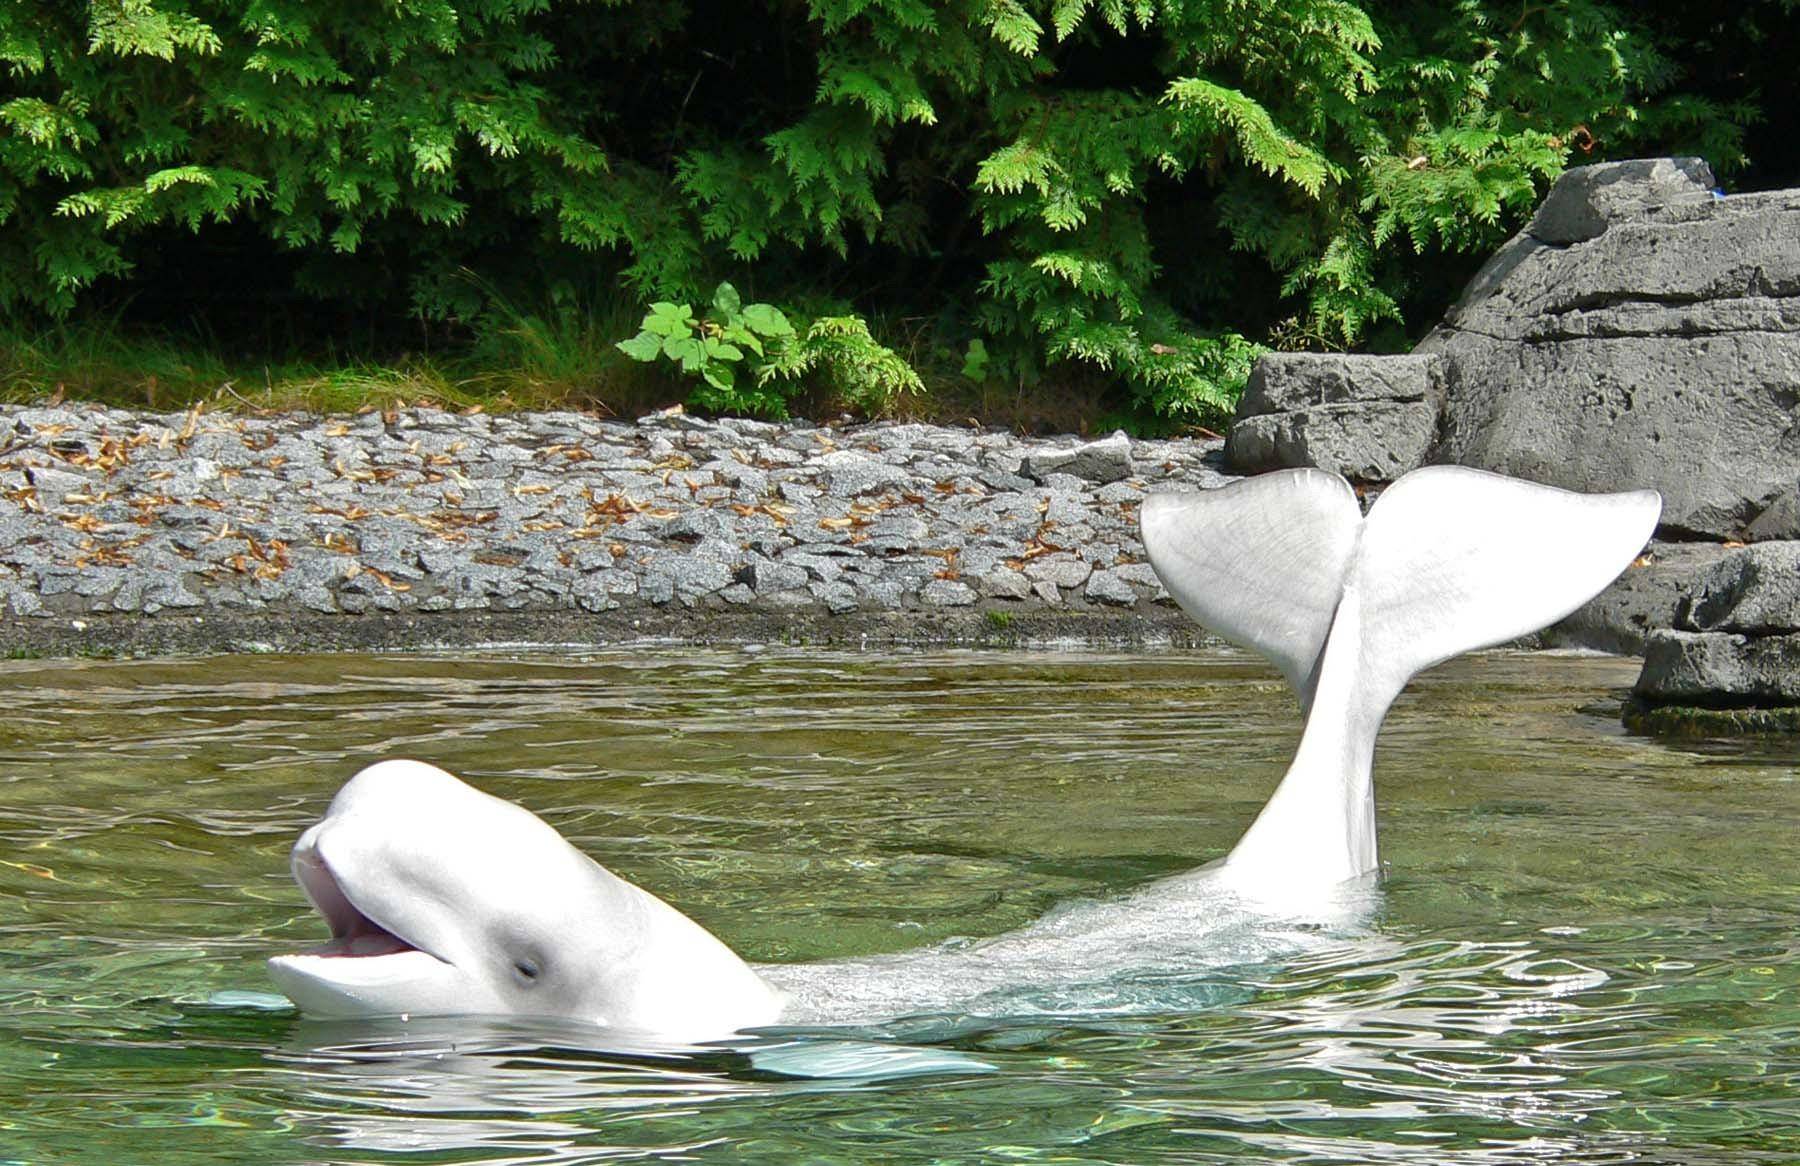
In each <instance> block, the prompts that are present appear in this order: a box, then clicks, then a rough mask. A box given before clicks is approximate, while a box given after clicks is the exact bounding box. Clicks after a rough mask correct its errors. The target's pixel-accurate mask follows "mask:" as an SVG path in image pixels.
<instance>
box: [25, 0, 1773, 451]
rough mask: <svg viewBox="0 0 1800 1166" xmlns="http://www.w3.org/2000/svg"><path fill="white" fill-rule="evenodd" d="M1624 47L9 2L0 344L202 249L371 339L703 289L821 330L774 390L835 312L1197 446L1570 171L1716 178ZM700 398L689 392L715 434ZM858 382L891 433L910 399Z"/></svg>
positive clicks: (1298, 9) (840, 333)
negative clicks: (1246, 383) (608, 299)
mask: <svg viewBox="0 0 1800 1166" xmlns="http://www.w3.org/2000/svg"><path fill="white" fill-rule="evenodd" d="M1635 19H1636V18H1635V17H1634V16H1633V14H1632V10H1631V9H1630V8H1628V7H1626V6H1624V5H1609V4H1603V3H1596V2H1592V0H1569V2H1567V3H1558V4H1551V5H1535V4H1523V5H1521V4H1518V3H1504V4H1502V3H1491V2H1488V0H1457V2H1455V3H1450V4H1439V3H1423V2H1420V3H1397V2H1375V0H1369V2H1366V3H1362V4H1360V5H1359V4H1357V3H1351V2H1349V0H788V2H783V3H775V4H757V3H753V2H750V0H745V2H742V3H734V4H720V3H705V2H694V3H687V4H682V3H674V4H671V3H637V2H634V0H604V2H589V3H581V2H575V0H456V2H454V3H452V2H451V0H407V2H406V3H403V4H402V3H380V4H368V3H352V2H348V0H91V2H90V3H87V4H75V3H71V2H69V0H10V2H9V3H8V4H6V5H4V6H0V67H3V68H4V69H5V76H6V82H5V85H4V86H3V87H0V307H6V308H12V309H18V308H21V307H28V308H31V309H35V310H38V311H41V312H46V313H50V314H61V313H66V312H68V311H69V310H71V309H72V308H74V307H75V306H76V305H77V303H78V301H79V300H80V299H81V297H82V296H83V295H84V294H87V293H88V292H89V291H90V289H92V288H94V287H95V286H96V285H105V284H106V283H107V282H108V281H115V282H118V281H123V286H125V287H127V288H129V287H131V284H130V280H131V278H132V274H131V273H132V271H133V268H134V265H135V264H137V263H138V262H139V261H140V260H142V259H143V258H144V257H146V256H147V255H150V254H153V253H156V252H157V250H158V249H159V248H162V247H165V246H166V245H167V243H168V241H169V239H170V238H171V237H173V235H174V234H176V233H181V232H199V233H204V232H208V231H212V230H217V229H221V228H222V226H223V225H226V224H230V225H231V226H232V228H233V229H234V230H238V231H248V232H250V233H251V234H252V235H253V236H254V237H255V238H258V239H260V240H262V241H263V245H265V246H267V247H268V248H269V249H270V251H271V253H274V252H277V251H287V252H292V253H295V254H298V255H300V256H302V257H304V259H305V261H306V262H305V265H304V268H303V271H302V278H303V279H304V280H305V281H306V283H307V285H308V286H309V287H310V288H312V289H313V290H316V291H318V292H320V293H322V294H326V295H338V294H348V293H350V292H356V293H358V294H361V295H363V296H364V297H365V298H366V297H368V296H370V295H374V296H376V297H377V298H378V299H379V297H382V296H385V297H386V299H385V300H381V302H380V303H379V305H378V306H379V307H380V308H381V309H382V310H385V311H388V312H390V313H392V314H394V315H395V316H396V317H398V316H403V315H405V314H406V313H409V312H413V313H423V314H425V315H427V316H436V317H450V318H454V317H456V316H458V315H459V314H465V313H468V312H470V311H471V310H472V309H473V307H474V306H475V305H474V304H472V303H471V296H472V295H474V294H475V293H474V292H473V291H472V289H478V288H481V287H504V288H506V289H507V291H508V293H509V294H514V293H516V292H517V290H518V289H521V288H523V289H529V288H531V287H533V286H541V284H542V282H543V281H544V280H546V279H551V278H576V277H578V276H579V275H580V274H581V273H583V272H586V273H588V274H589V276H592V274H593V273H596V272H599V273H602V274H603V275H604V277H605V278H606V279H607V280H609V281H617V282H618V283H619V284H621V285H622V286H623V287H624V288H625V289H627V291H628V293H629V295H630V296H631V297H632V298H633V299H635V300H636V301H637V302H639V303H641V304H649V303H651V302H653V301H654V302H667V303H676V304H679V303H682V302H707V301H708V300H709V299H710V298H711V296H712V292H713V289H714V288H716V287H717V285H718V284H719V283H720V281H721V280H724V279H734V280H736V281H737V282H738V284H739V285H740V286H744V287H746V288H747V289H751V290H753V291H754V296H755V299H756V300H758V301H760V302H766V303H769V304H780V305H783V306H786V307H788V308H790V309H792V310H794V311H795V312H797V313H798V314H799V315H800V316H801V317H802V318H805V319H814V320H816V321H817V323H816V324H815V325H813V326H811V327H809V329H808V330H807V331H806V332H805V333H803V334H801V335H800V336H798V337H797V338H796V342H795V344H794V345H793V346H791V347H790V348H788V349H787V350H786V351H787V352H788V354H789V359H790V361H793V360H801V358H802V354H806V353H810V354H811V355H810V356H809V357H806V358H805V359H806V360H810V361H811V362H812V363H811V364H808V365H805V368H801V367H800V366H798V365H795V366H792V367H790V366H786V365H783V366H779V368H778V369H776V368H775V366H771V368H772V371H771V372H770V373H769V375H770V376H775V375H778V374H779V375H789V374H792V375H800V374H802V373H804V372H805V371H806V370H807V369H819V368H826V367H828V366H829V365H830V364H831V362H832V361H833V360H834V359H837V358H836V357H834V356H833V355H832V354H833V353H837V352H840V351H841V350H843V349H844V347H845V346H846V345H849V346H852V347H854V346H857V345H860V344H862V343H863V339H865V338H868V331H867V329H866V327H865V326H864V324H863V322H862V321H861V320H860V319H858V318H856V317H853V316H850V315H848V312H849V311H857V312H861V313H864V314H866V315H869V316H870V317H871V318H875V319H878V320H910V321H913V322H914V324H913V325H911V327H912V329H913V331H912V334H913V335H914V336H915V337H917V336H921V335H922V336H925V337H926V338H927V342H929V343H935V344H937V345H939V346H940V347H942V348H944V349H945V350H950V351H961V350H962V348H963V347H965V346H966V345H967V344H968V342H969V341H970V340H979V341H982V342H983V344H984V348H983V351H985V352H990V353H991V354H992V355H993V359H992V360H991V361H986V362H984V368H985V369H987V370H988V373H989V375H992V374H993V372H994V371H995V370H1003V371H1004V372H1005V373H1006V375H1009V376H1012V377H1015V378H1019V379H1021V380H1026V381H1029V380H1030V379H1031V378H1032V377H1034V376H1036V375H1038V374H1040V373H1042V372H1045V371H1047V370H1054V369H1055V368H1056V367H1057V366H1080V367H1084V368H1086V369H1088V370H1090V371H1092V370H1101V371H1103V372H1104V373H1105V374H1107V375H1109V376H1110V377H1111V378H1113V380H1114V382H1115V383H1116V384H1117V385H1118V386H1119V388H1120V390H1121V392H1122V394H1123V398H1124V402H1123V403H1126V404H1128V405H1130V406H1131V407H1133V408H1135V409H1137V410H1139V411H1140V412H1142V413H1150V414H1157V415H1161V416H1163V417H1166V418H1173V419H1182V418H1193V417H1200V416H1206V415H1208V414H1209V413H1212V412H1215V411H1217V410H1218V409H1220V408H1222V407H1225V406H1227V405H1228V404H1229V402H1230V401H1231V399H1232V398H1233V395H1234V394H1235V392H1236V390H1237V388H1238V387H1239V386H1240V385H1241V383H1242V380H1243V378H1244V376H1245V375H1246V373H1247V371H1248V368H1249V365H1250V362H1251V361H1252V360H1253V358H1254V356H1255V354H1256V353H1257V352H1258V351H1260V347H1261V346H1262V345H1264V344H1266V343H1271V342H1277V343H1291V344H1305V345H1312V346H1328V347H1341V346H1351V345H1356V344H1359V343H1364V342H1366V341H1367V340H1368V338H1369V337H1370V336H1371V334H1372V330H1373V329H1376V328H1377V327H1379V326H1381V325H1383V324H1384V323H1389V322H1397V321H1399V319H1400V316H1401V305H1402V304H1403V303H1404V302H1406V298H1407V296H1408V295H1409V294H1410V291H1411V289H1412V288H1413V286H1414V284H1415V283H1416V281H1417V280H1418V279H1419V278H1420V273H1421V271H1422V270H1423V269H1425V268H1426V267H1428V265H1429V263H1430V262H1431V257H1432V256H1433V255H1436V254H1440V253H1442V252H1445V251H1470V250H1482V249H1485V248H1488V247H1490V246H1492V245H1493V244H1494V243H1495V242H1496V241H1497V240H1498V239H1499V238H1500V237H1501V236H1502V235H1503V234H1504V233H1505V232H1506V231H1507V230H1508V229H1510V227H1511V226H1512V225H1514V224H1515V223H1516V220H1517V218H1518V217H1519V216H1520V215H1521V214H1522V213H1523V212H1524V211H1525V210H1527V209H1529V207H1530V206H1531V205H1533V204H1534V202H1535V201H1536V199H1537V198H1538V197H1539V196H1540V195H1541V192H1542V190H1543V188H1544V185H1545V183H1546V182H1547V181H1548V180H1550V179H1551V178H1553V177H1554V176H1555V175H1556V174H1557V173H1558V172H1560V170H1561V169H1562V168H1563V167H1565V166H1566V165H1569V164H1570V163H1571V162H1581V161H1590V160H1598V159H1599V158H1601V157H1606V156H1622V155H1631V154H1638V153H1646V152H1652V151H1655V152H1664V151H1668V152H1674V151H1688V152H1699V153H1702V154H1704V155H1705V156H1706V157H1707V158H1708V159H1709V160H1710V161H1711V162H1712V163H1713V164H1714V165H1715V166H1716V167H1721V168H1723V169H1725V170H1729V169H1730V168H1731V167H1732V166H1733V165H1734V164H1736V163H1738V162H1739V161H1740V157H1739V155H1740V153H1741V150H1740V146H1739V137H1740V131H1741V128H1742V127H1743V126H1744V125H1745V124H1746V123H1747V122H1748V121H1749V120H1750V119H1751V118H1752V117H1753V115H1754V111H1753V110H1750V109H1748V108H1745V107H1743V106H1740V105H1734V104H1722V103H1717V102H1711V101H1708V100H1706V99H1704V98H1701V97H1697V96H1693V95H1683V94H1682V93H1680V92H1679V89H1680V80H1681V79H1680V76H1679V73H1678V71H1677V70H1676V69H1675V67H1674V66H1673V65H1672V63H1671V61H1670V59H1669V58H1668V57H1667V56H1666V55H1664V53H1663V51H1662V50H1661V47H1660V46H1659V45H1658V44H1657V43H1656V40H1655V35H1654V31H1655V30H1654V29H1653V28H1651V29H1647V28H1645V27H1641V26H1640V25H1638V24H1637V23H1635V22H1634V21H1635ZM471 272H472V273H473V274H474V276H475V278H473V279H471V278H469V275H470V273H471ZM371 273H374V274H373V275H372V274H371ZM152 290H153V289H152ZM859 329H860V332H859ZM621 339H623V338H621ZM884 339H886V340H888V341H889V342H890V343H893V342H894V341H895V339H896V338H895V337H893V336H888V337H884ZM802 342H810V346H808V344H807V343H802ZM648 343H649V342H648V341H646V342H645V344H646V345H648ZM874 343H875V342H874V341H873V340H872V339H870V340H869V344H871V345H873V344H874ZM877 347H879V346H877ZM882 351H887V350H886V349H882ZM646 352H647V348H646ZM889 355H890V356H891V355H892V354H891V353H890V354H889ZM895 359H896V360H897V359H898V358H895ZM803 363H804V362H803ZM730 364H731V362H729V361H719V360H713V361H712V362H711V363H710V364H708V363H704V362H703V363H702V364H701V365H699V366H697V367H699V368H702V369H705V370H710V371H711V373H712V374H713V375H712V376H710V377H708V378H707V383H708V385H709V386H710V387H711V389H712V390H713V391H714V392H716V393H726V394H729V393H730V392H731V391H733V390H734V389H737V388H739V387H740V386H738V385H737V384H736V383H735V382H734V383H733V384H729V385H723V386H721V384H720V383H718V382H719V381H720V380H722V379H723V378H724V377H725V375H726V373H724V372H721V371H720V370H721V369H727V371H728V366H729V365H730ZM864 364H865V365H866V362H864ZM859 367H863V366H859ZM902 367H904V366H903V365H902ZM856 375H872V374H869V373H868V368H867V367H863V371H862V372H861V373H858V374H856ZM853 379H854V378H853ZM878 380H879V381H880V383H881V385H882V386H884V387H883V388H881V390H880V392H879V393H878V394H877V393H876V390H875V389H874V388H871V387H867V386H865V388H866V391H868V392H869V393H870V394H872V395H878V396H880V397H881V398H882V399H892V397H893V394H894V391H896V389H897V387H898V388H904V387H905V386H906V385H908V384H912V383H916V378H915V379H913V380H909V379H908V377H907V376H904V375H902V374H901V373H900V372H899V371H898V370H896V369H894V368H891V367H884V368H883V369H882V370H881V372H880V373H879V376H878ZM873 383H874V382H871V384H873ZM764 387H765V388H766V387H767V385H766V383H765V385H764Z"/></svg>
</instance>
